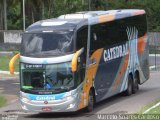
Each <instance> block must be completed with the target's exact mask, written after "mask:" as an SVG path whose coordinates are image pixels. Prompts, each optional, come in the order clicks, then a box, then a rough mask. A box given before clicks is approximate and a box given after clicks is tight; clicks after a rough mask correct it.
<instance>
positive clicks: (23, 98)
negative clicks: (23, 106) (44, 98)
mask: <svg viewBox="0 0 160 120" xmlns="http://www.w3.org/2000/svg"><path fill="white" fill-rule="evenodd" d="M21 100H22V101H23V102H29V99H28V98H26V97H21Z"/></svg>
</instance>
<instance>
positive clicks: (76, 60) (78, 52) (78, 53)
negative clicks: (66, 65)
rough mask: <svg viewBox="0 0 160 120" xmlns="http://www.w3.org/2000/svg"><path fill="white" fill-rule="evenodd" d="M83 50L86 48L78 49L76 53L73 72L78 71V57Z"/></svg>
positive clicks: (73, 60) (72, 64)
mask: <svg viewBox="0 0 160 120" xmlns="http://www.w3.org/2000/svg"><path fill="white" fill-rule="evenodd" d="M83 51H84V48H81V49H80V50H78V51H77V52H76V53H75V54H74V56H73V59H72V63H71V66H72V72H76V71H77V63H78V57H79V56H80V55H81V54H82V53H83Z"/></svg>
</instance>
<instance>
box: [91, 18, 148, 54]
mask: <svg viewBox="0 0 160 120" xmlns="http://www.w3.org/2000/svg"><path fill="white" fill-rule="evenodd" d="M127 27H136V28H137V30H138V37H141V36H143V35H144V34H145V33H146V31H147V24H146V16H145V15H139V16H134V17H129V18H125V19H120V20H115V21H111V22H107V23H103V24H96V25H92V26H91V54H92V53H93V52H94V51H95V50H96V49H99V48H103V47H105V46H111V45H114V44H119V43H123V42H126V41H128V36H127V32H126V29H127Z"/></svg>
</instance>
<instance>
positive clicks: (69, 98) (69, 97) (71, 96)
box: [62, 94, 77, 101]
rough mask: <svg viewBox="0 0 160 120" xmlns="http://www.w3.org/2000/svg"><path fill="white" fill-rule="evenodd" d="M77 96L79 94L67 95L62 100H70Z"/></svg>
mask: <svg viewBox="0 0 160 120" xmlns="http://www.w3.org/2000/svg"><path fill="white" fill-rule="evenodd" d="M76 97H77V94H74V95H70V96H66V97H64V98H63V99H62V100H63V101H70V100H72V99H74V98H76Z"/></svg>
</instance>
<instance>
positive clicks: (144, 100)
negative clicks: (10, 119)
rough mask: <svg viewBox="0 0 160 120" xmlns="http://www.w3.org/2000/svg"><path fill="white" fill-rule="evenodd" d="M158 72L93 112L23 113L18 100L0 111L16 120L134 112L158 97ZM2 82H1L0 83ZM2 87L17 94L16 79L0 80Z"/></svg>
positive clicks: (83, 119) (74, 118) (72, 118)
mask: <svg viewBox="0 0 160 120" xmlns="http://www.w3.org/2000/svg"><path fill="white" fill-rule="evenodd" d="M159 76H160V72H151V76H150V79H149V80H148V81H147V82H145V83H144V84H143V85H141V86H140V90H139V91H138V92H137V93H136V94H133V95H132V96H123V95H121V94H119V95H116V96H114V97H111V98H109V99H106V100H104V101H102V102H100V103H98V104H96V107H95V109H94V111H93V112H91V113H85V111H84V110H81V111H78V112H76V113H52V114H33V113H28V114H26V113H24V112H23V111H22V109H21V107H20V104H19V101H16V102H15V103H13V104H10V105H8V106H6V107H4V108H2V109H0V112H3V114H2V115H3V116H2V117H4V115H5V114H14V115H15V117H18V120H44V119H47V120H57V119H59V120H87V119H89V120H90V119H92V120H97V119H98V115H99V114H119V113H128V114H129V113H136V112H138V111H140V110H141V109H142V108H143V107H144V106H146V105H147V104H149V103H152V102H154V101H156V100H158V99H159V98H160V84H159V82H160V79H159V78H160V77H159ZM1 83H2V84H1ZM3 85H5V86H7V87H5V88H4V91H3V92H4V93H8V94H15V95H18V91H19V87H18V83H17V80H13V81H12V80H8V81H7V80H6V81H4V80H3V81H2V80H0V86H1V87H3Z"/></svg>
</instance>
